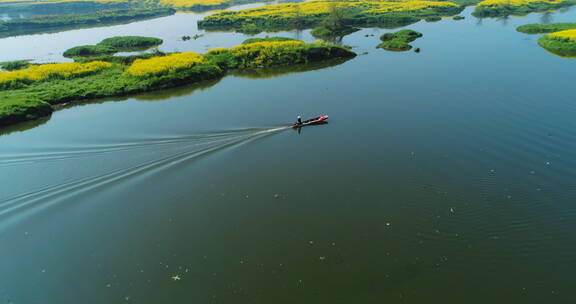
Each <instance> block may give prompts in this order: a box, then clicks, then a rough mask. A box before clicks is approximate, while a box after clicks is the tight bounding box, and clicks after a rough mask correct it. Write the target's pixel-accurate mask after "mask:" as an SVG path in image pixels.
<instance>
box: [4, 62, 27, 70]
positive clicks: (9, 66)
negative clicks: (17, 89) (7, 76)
mask: <svg viewBox="0 0 576 304" xmlns="http://www.w3.org/2000/svg"><path fill="white" fill-rule="evenodd" d="M29 65H30V60H16V61H6V62H0V67H2V69H3V70H6V71H15V70H20V69H23V68H26V67H28V66H29Z"/></svg>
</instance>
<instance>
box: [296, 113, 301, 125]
mask: <svg viewBox="0 0 576 304" xmlns="http://www.w3.org/2000/svg"><path fill="white" fill-rule="evenodd" d="M296 120H297V121H298V124H299V125H301V124H302V117H300V115H298V117H297V118H296Z"/></svg>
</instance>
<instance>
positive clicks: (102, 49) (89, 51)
mask: <svg viewBox="0 0 576 304" xmlns="http://www.w3.org/2000/svg"><path fill="white" fill-rule="evenodd" d="M116 52H117V50H116V49H115V48H113V47H111V46H107V45H81V46H76V47H73V48H71V49H68V50H66V51H65V52H64V54H63V55H64V57H68V58H73V57H93V56H101V55H107V54H114V53H116Z"/></svg>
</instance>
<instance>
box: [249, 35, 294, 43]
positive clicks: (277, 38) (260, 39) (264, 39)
mask: <svg viewBox="0 0 576 304" xmlns="http://www.w3.org/2000/svg"><path fill="white" fill-rule="evenodd" d="M292 40H296V39H293V38H287V37H264V38H250V39H246V40H244V41H243V42H242V44H249V43H255V42H265V41H268V42H271V41H292Z"/></svg>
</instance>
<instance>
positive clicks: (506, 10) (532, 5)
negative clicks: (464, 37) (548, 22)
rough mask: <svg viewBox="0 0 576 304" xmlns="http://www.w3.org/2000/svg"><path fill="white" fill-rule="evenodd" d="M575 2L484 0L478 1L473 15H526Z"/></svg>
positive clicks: (563, 0)
mask: <svg viewBox="0 0 576 304" xmlns="http://www.w3.org/2000/svg"><path fill="white" fill-rule="evenodd" d="M574 4H576V1H575V0H484V1H482V2H480V3H478V5H477V6H476V9H475V10H474V12H473V13H472V15H473V16H475V17H479V18H484V17H503V16H510V15H515V16H524V15H527V14H529V13H533V12H543V11H548V10H552V9H557V8H561V7H566V6H570V5H574Z"/></svg>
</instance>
